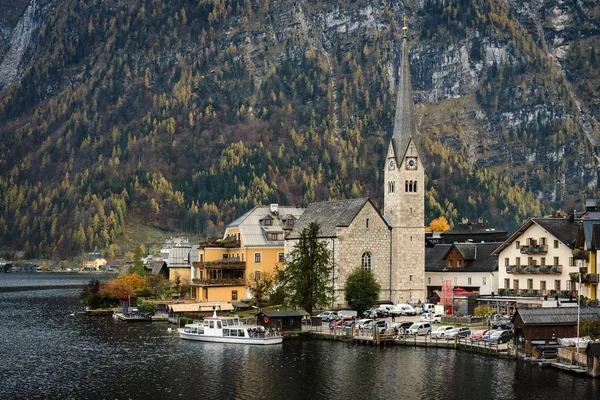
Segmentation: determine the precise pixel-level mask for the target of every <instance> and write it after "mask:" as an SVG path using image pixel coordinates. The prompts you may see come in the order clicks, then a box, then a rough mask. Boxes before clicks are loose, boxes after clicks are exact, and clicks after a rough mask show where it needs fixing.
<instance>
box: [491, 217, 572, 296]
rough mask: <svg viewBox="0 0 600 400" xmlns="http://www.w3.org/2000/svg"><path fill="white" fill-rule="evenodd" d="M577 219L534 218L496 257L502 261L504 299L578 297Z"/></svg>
mask: <svg viewBox="0 0 600 400" xmlns="http://www.w3.org/2000/svg"><path fill="white" fill-rule="evenodd" d="M578 230H579V221H578V220H575V219H574V218H572V217H571V218H562V217H542V218H530V219H529V220H527V221H526V222H525V223H524V224H523V225H522V226H521V227H520V228H519V229H518V230H517V231H516V232H515V233H514V234H513V235H512V236H511V237H509V238H508V239H507V240H506V241H505V242H504V243H502V245H501V246H500V247H498V249H497V250H496V251H494V253H493V255H494V256H497V257H498V269H499V271H498V279H499V280H498V293H499V294H500V295H504V296H530V297H543V296H548V297H552V298H554V297H555V296H559V297H562V298H565V297H576V294H577V293H576V291H577V288H576V285H575V281H573V280H572V279H571V275H570V274H571V273H574V272H577V265H576V263H575V261H574V259H573V246H574V243H575V239H576V237H577V232H578Z"/></svg>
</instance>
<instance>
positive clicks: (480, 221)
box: [477, 217, 483, 225]
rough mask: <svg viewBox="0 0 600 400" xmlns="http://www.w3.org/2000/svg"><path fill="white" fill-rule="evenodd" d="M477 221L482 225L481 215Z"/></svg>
mask: <svg viewBox="0 0 600 400" xmlns="http://www.w3.org/2000/svg"><path fill="white" fill-rule="evenodd" d="M477 223H478V224H479V225H482V224H483V217H479V219H478V220H477Z"/></svg>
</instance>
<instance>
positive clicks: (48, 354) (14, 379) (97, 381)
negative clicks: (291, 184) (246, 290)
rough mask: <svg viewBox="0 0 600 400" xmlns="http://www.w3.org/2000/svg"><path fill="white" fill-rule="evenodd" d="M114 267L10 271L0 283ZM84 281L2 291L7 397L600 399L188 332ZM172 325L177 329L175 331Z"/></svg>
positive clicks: (497, 370) (452, 357) (314, 345)
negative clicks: (125, 315) (97, 305)
mask: <svg viewBox="0 0 600 400" xmlns="http://www.w3.org/2000/svg"><path fill="white" fill-rule="evenodd" d="M108 277H109V276H106V275H96V274H78V273H74V274H66V273H65V274H63V273H29V274H28V273H8V274H4V273H1V274H0V288H2V287H8V286H39V287H48V286H53V285H56V286H61V285H65V284H82V285H83V284H85V283H87V282H89V280H90V279H108ZM80 293H81V289H47V290H26V291H16V292H0V304H2V307H1V310H2V313H1V314H0V321H1V322H0V360H2V362H1V363H0V377H1V379H0V398H2V399H172V398H183V399H185V398H194V399H198V398H206V399H247V398H250V399H252V398H257V399H261V400H263V399H304V400H308V399H431V400H433V399H436V400H437V399H502V400H506V399H528V400H529V399H540V400H542V399H544V400H548V399H577V400H582V399H599V398H600V380H598V379H596V380H594V379H590V378H586V377H582V376H575V375H570V374H568V373H565V372H562V371H559V370H555V369H551V368H541V367H538V366H535V365H532V364H528V363H525V362H520V361H519V362H517V361H515V360H507V359H498V358H494V357H491V356H485V355H477V354H472V353H466V352H460V351H454V350H451V349H432V348H417V347H402V346H388V347H383V348H374V347H371V346H364V345H363V346H360V345H353V344H348V343H342V342H333V341H322V340H286V341H284V343H283V344H282V345H276V346H265V347H262V346H244V345H231V344H219V343H200V342H191V341H183V340H180V339H179V337H178V336H177V334H176V332H175V331H176V329H175V326H174V325H169V324H167V323H164V322H163V323H156V322H155V323H129V324H128V323H124V322H121V321H115V320H114V319H113V318H112V317H110V316H108V317H88V316H85V315H77V314H76V315H74V316H72V315H71V313H73V312H74V311H77V310H80V309H81V305H80V304H79V295H80ZM168 327H171V328H172V332H169V331H168V330H167V328H168Z"/></svg>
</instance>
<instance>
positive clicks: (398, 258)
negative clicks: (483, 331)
mask: <svg viewBox="0 0 600 400" xmlns="http://www.w3.org/2000/svg"><path fill="white" fill-rule="evenodd" d="M402 29H403V31H404V36H403V39H402V60H401V64H400V69H399V74H398V75H399V76H398V78H399V79H398V92H397V96H398V98H397V100H396V116H395V118H394V135H393V137H392V140H391V141H390V144H389V147H388V151H387V157H386V163H385V171H384V181H385V182H384V185H385V187H384V205H383V213H384V216H385V217H386V219H387V220H388V223H389V224H390V225H391V227H392V239H391V244H390V245H391V253H392V271H391V277H390V279H391V287H392V290H391V296H392V298H391V299H390V300H391V301H393V302H394V303H407V302H408V301H411V302H412V303H417V302H418V301H419V300H421V302H423V303H425V302H426V300H427V299H426V298H427V293H426V288H425V225H424V221H425V193H424V189H425V185H424V178H425V172H424V170H423V163H422V160H421V157H420V155H419V151H418V149H417V144H416V142H415V136H416V128H415V123H414V113H413V97H412V88H411V80H410V65H409V60H408V36H407V32H406V31H407V30H408V28H407V27H406V17H405V19H404V27H403V28H402Z"/></svg>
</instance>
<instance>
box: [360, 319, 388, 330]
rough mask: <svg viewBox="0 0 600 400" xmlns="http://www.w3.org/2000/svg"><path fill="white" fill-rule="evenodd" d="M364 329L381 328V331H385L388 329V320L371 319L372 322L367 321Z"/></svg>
mask: <svg viewBox="0 0 600 400" xmlns="http://www.w3.org/2000/svg"><path fill="white" fill-rule="evenodd" d="M363 329H366V330H369V329H379V332H381V333H383V332H385V330H386V329H387V321H385V320H380V321H375V320H371V321H370V322H367V323H365V324H364V325H363Z"/></svg>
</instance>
